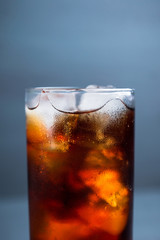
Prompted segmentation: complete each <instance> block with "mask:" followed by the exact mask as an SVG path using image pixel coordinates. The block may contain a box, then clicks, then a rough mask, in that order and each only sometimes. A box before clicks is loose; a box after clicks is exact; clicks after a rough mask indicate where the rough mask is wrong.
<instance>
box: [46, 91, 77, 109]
mask: <svg viewBox="0 0 160 240" xmlns="http://www.w3.org/2000/svg"><path fill="white" fill-rule="evenodd" d="M47 95H48V99H49V101H50V103H51V105H52V106H53V107H54V108H55V109H56V110H57V111H59V112H63V113H72V112H76V111H77V105H76V96H77V93H75V91H73V90H70V91H69V90H68V91H64V92H63V91H62V92H54V91H53V92H52V91H50V92H48V93H47Z"/></svg>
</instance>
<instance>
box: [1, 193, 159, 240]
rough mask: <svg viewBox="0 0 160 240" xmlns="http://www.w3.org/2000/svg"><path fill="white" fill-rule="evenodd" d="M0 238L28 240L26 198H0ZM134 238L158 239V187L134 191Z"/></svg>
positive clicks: (135, 239)
mask: <svg viewBox="0 0 160 240" xmlns="http://www.w3.org/2000/svg"><path fill="white" fill-rule="evenodd" d="M0 219H1V220H0V234H1V238H0V239H2V240H29V230H28V229H29V227H28V206H27V199H26V198H12V199H1V200H0ZM133 229H134V231H133V233H134V234H133V239H134V240H160V189H159V190H158V189H157V190H152V191H136V192H135V197H134V228H133Z"/></svg>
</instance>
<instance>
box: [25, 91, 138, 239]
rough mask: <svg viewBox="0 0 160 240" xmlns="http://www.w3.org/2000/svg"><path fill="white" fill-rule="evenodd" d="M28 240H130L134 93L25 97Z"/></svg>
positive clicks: (28, 94)
mask: <svg viewBox="0 0 160 240" xmlns="http://www.w3.org/2000/svg"><path fill="white" fill-rule="evenodd" d="M26 124H27V127H26V128H27V153H28V189H29V216H30V239H31V240H132V210H133V167H134V90H133V89H116V88H94V87H92V88H86V89H74V88H34V89H28V90H26Z"/></svg>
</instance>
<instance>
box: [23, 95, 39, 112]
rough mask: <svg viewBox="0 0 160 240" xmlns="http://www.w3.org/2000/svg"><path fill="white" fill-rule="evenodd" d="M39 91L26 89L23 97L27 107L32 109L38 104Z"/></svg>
mask: <svg viewBox="0 0 160 240" xmlns="http://www.w3.org/2000/svg"><path fill="white" fill-rule="evenodd" d="M40 96H41V93H40V92H38V91H35V92H34V91H30V90H28V91H27V93H26V97H25V102H26V105H27V107H28V109H30V110H33V109H35V108H37V107H38V106H39V102H40Z"/></svg>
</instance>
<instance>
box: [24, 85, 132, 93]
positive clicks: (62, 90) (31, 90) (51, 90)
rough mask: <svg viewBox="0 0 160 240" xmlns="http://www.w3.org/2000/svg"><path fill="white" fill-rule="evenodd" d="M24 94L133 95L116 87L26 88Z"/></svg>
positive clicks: (127, 89)
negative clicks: (83, 93) (84, 93)
mask: <svg viewBox="0 0 160 240" xmlns="http://www.w3.org/2000/svg"><path fill="white" fill-rule="evenodd" d="M25 92H26V93H71V92H77V93H78V92H79V93H82V92H86V93H114V92H115V93H123V92H124V93H127V92H130V93H132V94H134V92H135V89H134V88H116V87H93V88H79V87H33V88H26V89H25Z"/></svg>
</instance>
